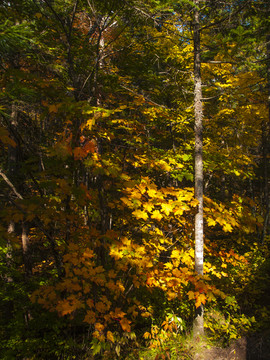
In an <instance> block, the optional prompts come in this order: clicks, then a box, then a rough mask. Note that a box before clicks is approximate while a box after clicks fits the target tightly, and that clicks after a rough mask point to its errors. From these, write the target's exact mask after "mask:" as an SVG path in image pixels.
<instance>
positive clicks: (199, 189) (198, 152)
mask: <svg viewBox="0 0 270 360" xmlns="http://www.w3.org/2000/svg"><path fill="white" fill-rule="evenodd" d="M199 2H200V0H194V4H195V6H198V5H199ZM199 15H200V14H199V10H198V8H197V7H195V8H194V23H193V43H194V117H195V127H194V132H195V198H196V199H197V200H198V201H199V205H198V209H197V213H196V216H195V272H196V273H197V274H198V275H203V245H204V240H203V104H202V80H201V50H200V19H199ZM203 332H204V323H203V305H201V306H200V307H199V308H197V309H196V315H195V320H194V325H193V334H194V336H195V337H197V336H200V335H203Z"/></svg>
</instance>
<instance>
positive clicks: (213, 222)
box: [207, 218, 216, 226]
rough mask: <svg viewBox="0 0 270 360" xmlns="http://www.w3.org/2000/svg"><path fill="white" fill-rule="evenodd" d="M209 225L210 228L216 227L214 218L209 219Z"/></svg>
mask: <svg viewBox="0 0 270 360" xmlns="http://www.w3.org/2000/svg"><path fill="white" fill-rule="evenodd" d="M207 224H208V226H215V225H216V221H215V220H214V219H212V218H209V219H207Z"/></svg>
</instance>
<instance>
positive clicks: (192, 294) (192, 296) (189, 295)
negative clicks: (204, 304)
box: [187, 291, 195, 300]
mask: <svg viewBox="0 0 270 360" xmlns="http://www.w3.org/2000/svg"><path fill="white" fill-rule="evenodd" d="M187 296H188V298H189V300H192V299H195V293H194V291H189V292H188V293H187Z"/></svg>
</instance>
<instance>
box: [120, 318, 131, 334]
mask: <svg viewBox="0 0 270 360" xmlns="http://www.w3.org/2000/svg"><path fill="white" fill-rule="evenodd" d="M130 323H131V321H129V320H128V319H127V318H123V319H121V320H120V325H121V327H122V329H123V331H127V332H130V330H131V328H130V325H129V324H130Z"/></svg>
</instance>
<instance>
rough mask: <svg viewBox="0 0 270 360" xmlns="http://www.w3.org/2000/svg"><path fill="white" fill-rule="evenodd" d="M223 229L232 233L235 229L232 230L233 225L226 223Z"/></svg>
mask: <svg viewBox="0 0 270 360" xmlns="http://www.w3.org/2000/svg"><path fill="white" fill-rule="evenodd" d="M222 229H223V230H224V231H225V232H231V231H232V229H233V228H232V226H231V224H228V223H226V224H225V225H223V227H222Z"/></svg>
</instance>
